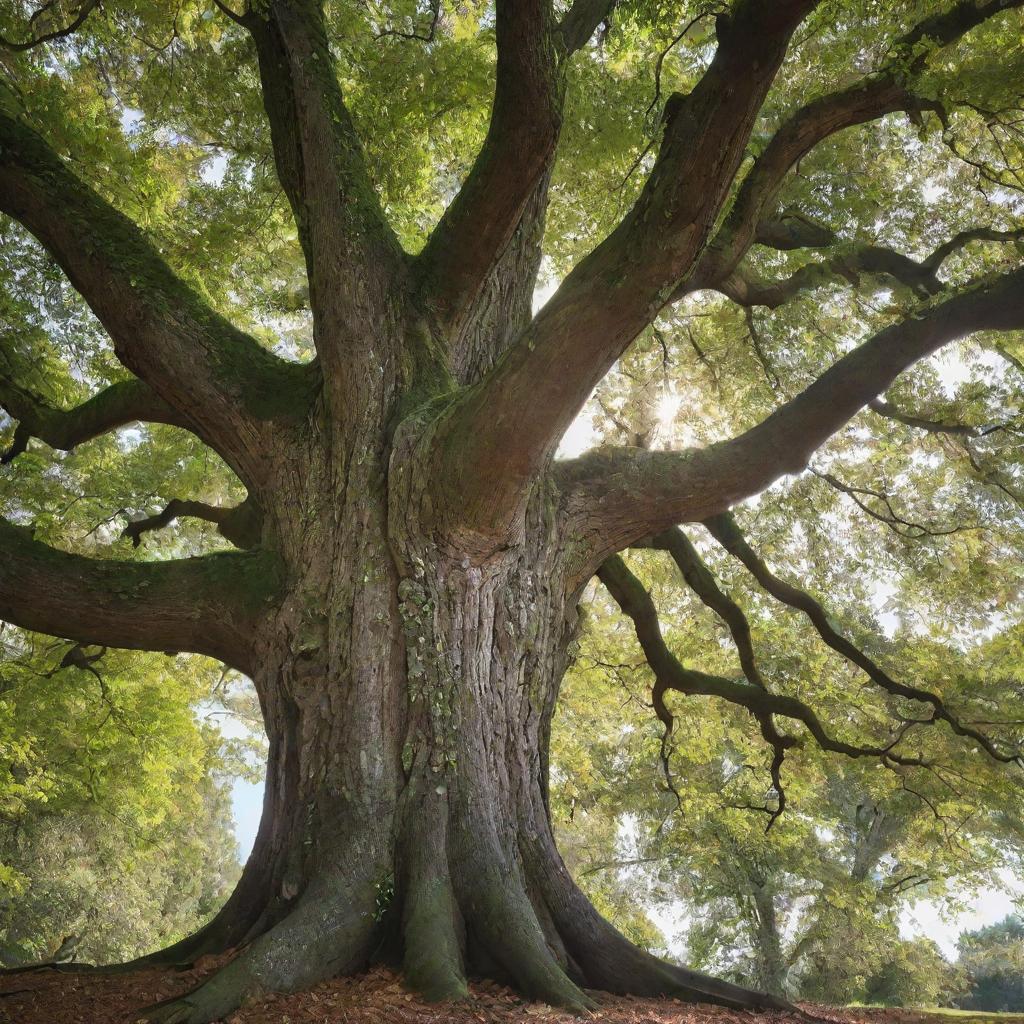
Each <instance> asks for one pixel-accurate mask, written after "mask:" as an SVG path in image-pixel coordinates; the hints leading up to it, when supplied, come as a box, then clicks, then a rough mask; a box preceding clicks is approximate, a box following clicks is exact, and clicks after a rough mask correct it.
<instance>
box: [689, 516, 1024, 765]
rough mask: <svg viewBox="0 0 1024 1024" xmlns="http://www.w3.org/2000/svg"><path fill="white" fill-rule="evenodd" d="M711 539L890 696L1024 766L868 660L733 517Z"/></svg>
mask: <svg viewBox="0 0 1024 1024" xmlns="http://www.w3.org/2000/svg"><path fill="white" fill-rule="evenodd" d="M704 525H705V526H706V527H707V528H708V530H709V532H710V533H711V535H712V536H713V537H714V538H715V540H717V541H718V543H719V544H721V545H722V547H723V548H725V550H726V551H728V552H729V554H731V555H732V556H733V557H734V558H736V559H738V560H739V561H740V562H742V563H743V565H744V566H746V568H747V570H748V571H749V572H750V574H751V575H752V576H753V577H754V579H756V580H757V582H758V583H759V584H760V585H761V586H762V587H763V588H764V589H765V590H766V591H767V592H768V593H769V594H771V595H772V597H774V598H775V599H776V600H778V601H781V602H782V603H783V604H786V605H789V607H791V608H795V609H796V610H797V611H800V612H803V613H804V615H806V616H807V618H808V619H809V620H810V622H811V624H812V625H813V626H814V628H815V630H817V632H818V635H819V636H820V637H821V639H822V640H823V641H824V642H825V643H826V644H827V645H828V646H829V647H831V648H832V650H834V651H835V652H836V653H837V654H841V655H842V656H843V657H844V658H846V660H847V661H849V662H850V663H851V664H853V665H856V666H857V667H858V668H859V669H861V670H862V671H864V672H865V673H867V675H868V677H869V678H870V679H871V681H872V682H873V683H874V684H875V685H876V686H879V687H881V689H883V690H884V691H885V692H886V693H888V694H891V695H892V696H894V697H904V698H906V699H907V700H916V701H921V702H922V703H924V704H928V705H929V706H930V707H931V708H932V717H933V719H934V720H937V721H942V722H946V723H947V724H948V725H949V727H950V728H951V729H952V730H953V732H954V733H956V735H958V736H963V737H965V738H968V739H972V740H974V741H975V742H977V743H979V744H980V745H981V746H982V747H983V748H984V749H985V751H986V753H988V755H989V756H990V757H992V758H994V759H995V760H997V761H1005V762H1010V761H1016V762H1018V763H1020V764H1022V765H1024V760H1022V755H1021V754H1020V753H1019V752H1018V753H1012V754H1006V753H1003V752H1002V751H1000V750H999V749H998V748H997V747H996V746H995V745H994V744H993V742H992V740H991V739H990V738H989V737H988V736H986V735H985V734H984V733H982V732H979V731H978V730H977V729H975V728H973V727H972V726H970V725H967V724H965V723H963V722H961V721H960V719H959V718H958V717H957V716H956V715H954V714H953V713H952V712H951V711H950V710H949V709H948V708H947V707H946V705H945V703H944V702H943V700H942V698H941V697H940V696H939V695H938V694H936V693H932V692H931V691H930V690H924V689H921V688H920V687H917V686H909V685H907V684H906V683H900V682H897V681H896V680H895V679H893V678H892V677H891V676H890V675H889V674H888V673H887V672H886V671H885V670H884V669H883V668H882V667H881V666H880V665H879V664H878V663H877V662H875V661H874V660H873V659H872V658H870V657H868V655H866V654H865V653H864V652H863V651H862V650H860V648H858V647H857V646H856V645H854V644H853V643H852V642H851V641H850V640H848V639H847V638H846V637H844V636H843V635H842V634H841V633H839V632H838V630H836V629H835V628H834V627H833V625H832V620H831V619H830V617H829V614H828V612H827V611H826V609H825V608H824V607H823V606H822V605H821V604H820V603H819V602H818V601H817V600H816V599H815V598H814V597H812V596H811V595H810V594H809V593H808V592H807V591H805V590H801V589H800V588H799V587H795V586H793V584H791V583H787V582H786V581H785V580H783V579H780V578H779V577H778V576H776V575H775V574H774V573H773V572H772V571H771V570H770V569H769V568H768V566H767V564H766V563H765V561H764V560H763V559H762V558H761V557H760V556H759V555H758V554H757V552H755V551H754V549H753V548H752V547H751V546H750V544H749V543H748V542H747V539H746V537H744V536H743V533H742V531H741V530H740V528H739V526H738V525H737V524H736V520H735V518H734V517H733V516H732V515H731V514H730V513H723V514H722V515H719V516H715V517H713V518H711V519H708V520H706V521H705V523H704Z"/></svg>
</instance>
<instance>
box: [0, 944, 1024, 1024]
mask: <svg viewBox="0 0 1024 1024" xmlns="http://www.w3.org/2000/svg"><path fill="white" fill-rule="evenodd" d="M223 960H224V958H223V957H221V958H213V957H208V958H205V959H204V960H202V961H200V962H199V963H198V964H197V965H196V967H195V968H194V969H192V970H190V971H168V970H149V971H138V972H136V973H134V974H127V975H114V976H110V975H96V974H82V973H57V972H54V971H39V972H37V973H32V974H21V975H9V976H7V977H3V978H0V1024H134V1022H135V1021H136V1020H137V1019H138V1016H137V1011H138V1009H139V1008H140V1007H141V1006H144V1005H145V1004H146V1003H149V1002H153V1001H156V1000H160V999H167V998H169V997H171V996H175V995H180V994H181V993H182V992H184V991H186V990H188V989H190V988H192V987H193V986H195V985H196V984H197V983H198V982H199V981H200V980H201V979H202V978H203V977H204V976H206V975H208V974H209V973H210V972H211V971H212V970H214V969H215V968H216V967H217V966H218V964H220V963H222V962H223ZM26 990H27V991H26ZM470 991H471V997H470V999H469V1000H467V1001H465V1002H462V1003H456V1004H452V1003H449V1004H434V1005H427V1004H425V1003H421V1002H419V1001H418V1000H417V999H415V998H414V997H413V996H411V995H410V994H409V993H408V992H407V991H406V990H405V989H404V988H403V987H402V985H401V982H400V980H399V977H398V975H397V974H395V973H394V972H392V971H389V970H385V969H375V970H373V971H371V972H369V973H368V974H364V975H360V976H358V977H355V978H338V979H335V980H333V981H328V982H324V983H322V984H320V985H318V986H316V988H313V989H310V990H308V991H305V992H299V993H297V994H295V995H291V996H268V997H267V998H266V999H263V1000H260V1001H258V1002H255V1003H252V1004H250V1005H249V1006H247V1007H245V1008H243V1009H241V1010H238V1011H236V1012H235V1013H234V1014H233V1015H232V1016H231V1017H229V1018H228V1024H328V1022H330V1024H441V1022H444V1024H480V1022H483V1024H538V1022H546V1024H569V1022H577V1021H578V1020H579V1018H576V1017H573V1016H571V1015H570V1014H567V1013H564V1012H562V1011H559V1010H555V1009H552V1008H551V1007H550V1006H546V1005H545V1004H543V1003H529V1002H526V1001H525V1000H523V999H522V998H521V997H519V996H517V995H516V994H515V993H514V992H513V991H511V990H510V989H507V988H503V987H502V986H500V985H496V984H493V983H491V982H483V983H480V984H473V985H471V986H470ZM806 1009H807V1010H808V1011H809V1012H810V1014H812V1015H813V1016H814V1017H817V1018H818V1019H819V1020H823V1021H827V1022H832V1024H943V1017H942V1016H941V1015H940V1014H932V1013H924V1012H919V1011H909V1010H881V1009H873V1008H864V1009H860V1008H857V1009H833V1008H826V1007H811V1006H807V1007H806ZM964 1016H969V1017H976V1018H977V1024H994V1022H992V1018H994V1017H998V1019H999V1024H1024V1016H1018V1017H1011V1016H1008V1015H998V1014H977V1015H964ZM590 1019H592V1020H597V1021H602V1022H604V1024H780V1022H781V1021H784V1020H785V1021H795V1020H797V1019H798V1018H795V1017H794V1016H793V1015H792V1014H783V1013H766V1014H751V1013H741V1012H734V1011H730V1010H723V1009H721V1008H719V1007H715V1006H706V1005H696V1006H695V1005H692V1004H686V1003H680V1002H677V1001H676V1000H668V999H633V998H628V997H614V996H601V997H600V1006H599V1007H598V1009H596V1010H595V1011H594V1012H593V1013H592V1014H591V1016H590Z"/></svg>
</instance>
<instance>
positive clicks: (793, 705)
mask: <svg viewBox="0 0 1024 1024" xmlns="http://www.w3.org/2000/svg"><path fill="white" fill-rule="evenodd" d="M597 575H598V578H599V579H600V580H601V582H602V583H603V584H604V585H605V588H606V589H607V590H608V592H609V594H611V596H612V598H613V600H614V601H615V603H616V604H617V605H618V606H619V608H620V609H621V610H622V611H623V613H624V614H625V615H627V616H628V617H629V618H630V619H631V620H632V622H633V625H634V628H635V629H636V635H637V640H638V641H639V643H640V647H641V649H642V650H643V652H644V656H645V658H646V659H647V663H648V665H649V666H650V668H651V671H652V672H653V673H654V686H653V688H652V691H651V699H652V703H653V705H654V711H655V714H656V715H657V716H658V718H659V720H660V721H661V722H662V724H663V725H664V727H665V730H666V734H667V733H670V732H671V730H672V727H673V722H674V717H673V715H672V712H671V710H670V709H669V707H668V705H667V704H666V701H665V694H666V693H667V692H669V691H675V692H677V693H682V694H685V695H687V696H707V697H719V698H721V699H722V700H725V701H728V702H729V703H731V704H736V705H738V706H739V707H742V708H745V709H746V710H747V711H749V712H750V714H751V715H752V716H753V717H754V719H755V720H756V721H757V722H758V724H759V726H760V729H761V733H762V735H763V736H764V738H765V739H766V740H768V742H769V743H770V744H771V746H772V748H773V754H774V756H773V759H772V765H771V776H772V783H773V788H775V789H776V792H777V793H779V798H780V803H782V805H783V806H784V800H785V797H784V795H783V791H782V788H781V780H780V771H781V767H782V762H783V759H784V757H785V752H786V750H789V749H792V748H794V747H797V746H799V745H800V740H799V739H798V738H797V737H793V736H787V735H785V734H783V733H780V732H779V731H778V729H777V727H776V725H775V722H774V718H775V716H779V717H782V718H789V719H792V720H793V721H796V722H799V723H800V724H801V725H803V726H804V728H805V729H806V730H807V732H808V733H809V734H810V735H811V737H812V738H813V740H814V742H815V743H816V744H817V745H818V746H819V747H820V748H821V749H822V750H826V751H830V752H832V753H837V754H842V755H844V756H846V757H852V758H861V757H870V758H876V759H877V760H879V761H880V762H881V763H883V764H885V765H887V766H889V767H893V766H900V767H904V768H927V767H928V766H929V762H928V761H926V760H925V759H924V758H922V757H919V756H917V755H906V754H902V753H900V752H899V750H898V747H899V744H900V742H901V741H902V739H903V737H904V735H905V730H904V731H898V732H897V733H896V735H895V736H894V737H893V738H892V739H891V740H889V741H888V742H887V743H884V744H864V745H861V744H855V743H849V742H847V741H845V740H841V739H838V738H837V737H835V736H834V735H832V734H831V733H830V732H829V731H828V729H826V728H825V726H824V725H823V724H822V722H821V720H820V719H819V718H818V715H817V713H816V712H815V711H814V709H813V708H811V707H810V705H808V704H806V703H805V702H804V701H801V700H799V699H797V698H796V697H790V696H787V695H784V694H777V693H772V692H770V691H768V690H765V689H762V688H761V687H760V686H755V685H751V684H750V683H748V682H738V681H736V680H733V679H728V678H726V677H725V676H719V675H711V674H709V673H706V672H700V671H697V670H696V669H691V668H687V667H686V666H685V665H683V663H682V662H681V661H680V660H679V659H678V658H677V657H676V656H675V654H674V653H673V652H672V650H671V649H670V648H669V646H668V644H667V643H666V642H665V639H664V637H663V636H662V633H661V625H660V623H659V620H658V612H657V608H656V607H655V605H654V601H653V600H652V598H651V595H650V594H649V593H648V592H647V589H646V588H645V587H644V585H643V584H642V583H641V582H640V581H639V580H638V579H637V577H636V576H635V575H634V574H633V572H632V571H631V570H630V569H629V567H628V566H627V565H626V563H625V562H624V561H623V560H622V559H621V558H619V556H618V555H613V556H612V557H611V558H609V559H607V560H606V561H605V562H604V563H603V564H602V565H601V567H600V568H599V569H598V573H597ZM778 810H779V809H778V808H776V812H775V813H773V816H772V817H771V819H770V821H769V827H770V825H771V823H772V821H774V819H775V817H777V816H778Z"/></svg>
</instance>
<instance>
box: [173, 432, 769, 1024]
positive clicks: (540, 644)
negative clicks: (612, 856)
mask: <svg viewBox="0 0 1024 1024" xmlns="http://www.w3.org/2000/svg"><path fill="white" fill-rule="evenodd" d="M426 433H429V431H426ZM423 436H424V432H423V431H421V430H420V429H419V428H418V427H417V428H415V429H411V428H410V427H408V426H403V428H402V429H401V430H400V431H399V433H398V435H397V437H396V439H395V444H394V449H393V452H392V454H391V458H390V469H389V473H388V481H389V484H385V482H384V479H383V473H382V472H381V471H380V469H379V467H380V466H382V465H383V460H382V459H380V460H378V459H375V458H373V457H372V456H371V455H367V456H366V457H365V459H364V461H363V462H362V463H360V462H359V460H354V461H353V462H352V463H351V464H349V465H348V470H347V472H348V478H347V481H346V484H347V486H346V487H345V488H344V494H343V498H342V500H341V502H338V501H337V499H336V498H335V500H333V501H331V500H329V495H330V494H335V495H337V494H338V493H339V492H338V488H337V486H336V484H335V483H334V481H336V480H337V479H338V476H337V474H336V473H333V472H332V473H325V474H324V475H323V480H324V481H326V482H325V483H324V485H323V490H322V491H321V501H322V504H320V503H317V502H311V501H309V500H308V499H306V500H305V501H304V502H290V503H282V505H281V507H280V509H279V510H277V511H276V512H275V513H274V519H271V520H270V522H271V525H270V527H268V528H272V529H274V530H275V532H276V533H277V535H278V538H279V540H278V543H279V547H280V550H282V551H283V552H284V555H285V559H286V561H287V562H288V563H289V564H288V566H287V576H288V579H289V581H290V583H289V596H288V598H287V599H286V600H285V601H284V602H283V604H282V605H281V606H280V608H279V609H277V610H275V611H274V612H273V613H272V614H270V615H268V616H267V618H266V620H265V624H264V633H263V635H262V636H261V637H260V638H259V647H260V656H259V658H258V659H257V664H258V666H259V668H258V671H257V672H256V674H255V684H256V687H257V690H258V692H259V695H260V700H261V703H262V707H263V711H264V716H265V721H266V728H267V734H268V737H269V740H270V757H269V763H268V774H267V791H266V797H265V803H264V817H263V821H262V823H261V827H260V830H259V834H258V837H257V841H256V846H255V848H254V850H253V853H252V857H251V859H250V862H249V864H248V865H247V867H246V870H245V872H244V874H243V877H242V880H241V882H240V886H239V889H238V891H237V892H236V894H235V895H234V896H233V897H232V899H231V900H230V901H229V903H228V904H227V905H226V907H225V909H224V911H223V912H222V914H221V915H220V916H219V917H218V918H217V919H215V921H214V922H212V924H211V925H210V926H209V927H208V928H207V929H205V930H204V931H203V932H201V933H199V935H198V936H197V937H196V939H195V940H194V941H192V942H186V943H183V944H181V945H180V946H179V947H176V948H175V950H174V953H175V954H176V955H178V956H181V955H195V954H196V953H197V952H207V951H212V950H215V949H218V948H224V947H227V946H229V945H232V944H236V943H248V945H246V946H245V947H244V949H243V950H242V952H241V953H240V954H239V956H238V957H237V958H236V959H235V960H234V961H233V962H232V963H231V964H229V965H228V966H227V967H226V968H224V969H223V970H221V971H220V972H219V973H218V974H216V975H215V976H214V977H213V978H212V979H211V980H210V981H208V982H206V983H205V984H204V985H203V986H202V987H201V988H199V989H197V990H196V991H195V992H194V993H192V994H190V995H189V996H188V997H186V998H185V999H184V1000H176V1001H174V1002H173V1003H171V1004H168V1005H166V1006H164V1007H161V1008H157V1009H156V1010H155V1011H154V1012H153V1017H154V1019H159V1020H172V1021H195V1022H200V1021H203V1022H205V1021H209V1020H214V1019H216V1018H217V1017H219V1016H222V1015H224V1014H226V1013H229V1012H230V1011H231V1010H232V1009H233V1008H234V1007H235V1006H237V1005H238V1004H239V1003H240V1002H241V1001H243V1000H244V999H246V998H249V997H251V996H253V995H256V994H258V993H260V992H264V991H289V990H294V989H297V988H300V987H303V986H306V985H309V984H311V983H313V982H315V981H317V980H320V979H322V978H325V977H328V976H331V975H335V974H338V973H344V972H351V971H354V970H357V969H359V968H360V967H362V966H363V965H365V964H367V963H368V962H370V961H371V960H372V959H373V958H374V957H375V956H377V955H379V954H380V953H381V951H382V950H384V949H393V948H395V945H396V943H395V941H394V940H395V938H397V940H398V943H397V945H398V948H399V949H400V955H401V958H402V961H403V969H404V975H405V978H406V980H407V982H408V984H409V985H410V987H412V988H413V989H415V990H416V991H418V992H419V993H421V994H422V995H424V996H426V997H427V998H430V999H444V998H457V997H459V996H461V995H464V994H465V992H466V978H467V976H471V975H486V976H490V977H494V978H497V979H500V980H503V981H506V982H510V983H512V984H514V985H515V986H516V987H517V988H518V989H519V990H520V991H522V992H524V993H525V994H526V995H528V996H531V997H534V998H537V999H541V1000H545V1001H548V1002H551V1003H555V1004H558V1005H560V1006H566V1007H570V1008H574V1009H582V1008H584V1007H586V1006H588V1005H590V1004H591V998H590V997H589V996H588V995H587V994H586V993H585V991H584V989H588V988H590V989H604V990H610V991H616V992H635V993H643V994H657V993H671V994H673V995H676V996H682V997H689V998H693V999H698V1000H710V999H713V1000H715V1001H718V1002H725V1003H729V1004H731V1005H736V1006H752V1005H757V1004H758V1003H765V1004H768V1003H770V1002H771V1000H770V999H769V998H768V997H762V996H758V995H756V994H753V993H749V992H746V991H744V990H742V989H740V988H736V987H734V986H730V985H726V984H724V983H721V982H716V981H714V980H713V979H710V978H705V977H703V976H701V975H697V974H694V973H692V972H689V971H685V970H682V969H680V968H676V967H672V966H670V965H667V964H664V963H661V962H659V961H657V960H656V959H654V958H653V957H650V956H649V955H647V954H646V953H644V952H643V951H641V950H639V949H637V948H635V947H634V946H632V945H631V944H630V943H629V942H628V941H627V940H626V939H624V938H623V937H622V936H621V935H619V934H618V933H617V932H616V931H615V930H614V929H613V928H612V927H611V926H610V925H609V924H607V923H606V922H605V921H603V920H602V919H601V918H600V917H599V915H598V914H597V913H596V912H595V911H594V910H593V908H592V907H591V906H590V904H589V902H588V901H587V900H586V898H585V897H584V896H583V895H582V893H581V892H580V890H579V889H578V888H577V887H576V886H575V884H574V883H573V882H572V880H571V878H570V877H569V875H568V873H567V871H566V868H565V866H564V864H563V863H562V861H561V858H560V857H559V855H558V852H557V850H556V848H555V843H554V839H553V834H552V830H551V824H550V819H549V813H548V802H547V767H548V766H547V751H548V736H549V732H550V723H551V717H552V714H553V711H554V706H555V700H556V697H557V693H558V686H559V682H560V679H561V676H562V673H563V671H564V668H565V664H566V660H567V656H568V650H569V645H570V643H571V641H572V639H573V636H574V632H575V628H576V619H577V614H576V599H577V597H578V594H577V593H576V592H575V589H574V588H577V587H578V584H573V583H572V582H570V580H569V579H568V577H567V569H566V567H567V565H569V564H570V561H571V559H570V551H568V550H567V549H566V548H565V547H564V545H565V543H566V541H565V538H564V537H562V536H561V531H560V530H559V516H558V504H559V496H558V494H557V492H556V491H555V490H554V489H553V487H552V485H550V484H538V485H537V487H536V488H535V489H534V490H533V492H532V493H531V495H530V497H529V500H528V502H527V503H526V507H525V508H524V510H523V512H522V515H521V520H520V522H519V526H518V530H517V536H518V539H517V541H516V543H514V544H510V545H506V546H503V547H502V548H500V549H499V550H495V551H488V550H485V549H486V546H485V545H482V543H481V540H480V538H479V537H475V536H467V537H465V538H463V539H462V543H461V544H457V543H456V542H455V541H454V540H453V539H452V538H451V537H447V538H444V536H443V534H441V539H439V531H438V530H437V524H436V522H435V520H434V517H433V512H432V505H431V502H430V500H429V498H428V495H429V493H430V492H429V490H428V489H427V488H425V487H423V486H422V485H423V483H424V482H425V481H427V480H429V474H428V473H427V472H426V467H423V466H421V465H420V464H419V462H418V460H417V456H416V452H417V451H418V450H419V444H418V442H419V440H420V438H422V437H423ZM307 479H308V477H307ZM318 508H319V509H320V511H319V513H318V515H317V517H316V518H315V519H311V518H308V517H307V516H306V515H304V514H303V512H302V510H303V509H318ZM323 510H327V511H323ZM268 518H269V517H268Z"/></svg>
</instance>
